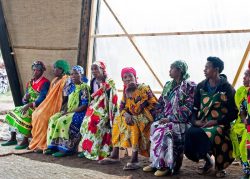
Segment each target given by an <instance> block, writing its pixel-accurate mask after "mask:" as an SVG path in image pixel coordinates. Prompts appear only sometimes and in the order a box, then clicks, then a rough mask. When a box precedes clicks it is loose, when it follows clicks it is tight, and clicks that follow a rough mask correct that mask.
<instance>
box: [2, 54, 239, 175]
mask: <svg viewBox="0 0 250 179" xmlns="http://www.w3.org/2000/svg"><path fill="white" fill-rule="evenodd" d="M223 69H224V63H223V61H222V60H220V59H219V58H218V57H208V58H207V63H206V65H205V69H204V74H205V77H206V79H205V80H204V81H202V82H200V83H199V84H198V85H196V84H195V83H194V82H192V81H189V80H188V78H189V75H188V72H187V71H188V66H187V64H186V63H185V62H184V61H181V60H177V61H175V62H174V63H172V64H171V66H170V71H169V76H170V77H171V78H172V80H171V81H168V82H166V84H165V86H164V88H163V91H162V94H161V96H160V98H159V99H157V98H156V97H155V95H154V93H153V92H152V90H151V89H150V87H149V86H148V85H146V84H144V83H138V80H137V74H136V71H135V69H134V68H132V67H126V68H123V69H122V71H121V79H122V81H123V83H124V90H123V96H122V99H121V100H120V105H119V108H118V96H117V92H116V88H115V83H114V81H113V80H112V79H111V78H109V77H108V74H107V72H106V66H105V64H104V63H103V62H101V61H95V62H94V63H93V64H92V66H91V72H92V79H91V81H90V86H88V84H87V82H88V80H87V79H86V77H84V70H83V68H82V67H81V66H74V67H72V68H71V70H70V66H69V64H68V62H67V61H66V60H57V61H56V62H55V63H54V75H55V78H54V79H53V80H52V81H51V83H50V82H49V80H47V79H46V78H45V77H44V76H43V72H44V71H45V70H46V68H45V65H44V64H43V63H42V62H41V61H35V62H34V63H33V64H32V71H33V78H32V79H31V80H30V81H29V82H28V83H27V85H26V93H25V95H24V97H23V103H24V105H23V106H21V107H16V108H15V109H14V110H13V111H11V112H9V113H8V114H7V116H6V121H7V122H8V124H9V125H10V131H11V138H10V140H9V141H7V142H6V143H3V144H2V146H8V145H16V144H17V140H16V132H19V133H21V134H22V135H23V136H24V138H23V141H22V142H21V143H20V144H19V145H17V146H16V147H15V148H16V149H25V148H27V147H28V149H29V150H33V151H35V152H38V153H44V154H49V155H53V156H54V157H63V156H66V155H72V154H74V153H76V152H79V154H78V156H79V157H85V158H88V159H90V160H98V163H100V164H113V163H118V162H120V158H119V156H120V155H119V151H120V149H124V148H131V149H132V156H131V161H130V162H128V163H127V164H126V165H125V166H124V168H123V169H124V170H135V169H139V168H141V167H142V166H141V164H140V162H139V158H138V155H139V154H140V155H143V156H145V157H150V158H149V159H150V165H148V166H145V167H144V168H143V171H145V172H154V175H155V176H164V175H172V174H177V173H178V172H179V170H180V168H181V165H182V160H183V156H184V154H185V155H186V157H187V158H188V159H190V160H192V161H195V162H198V161H199V160H200V159H204V160H205V165H204V166H203V167H200V168H199V169H198V173H199V174H206V173H208V172H209V171H210V169H211V168H212V167H213V165H214V166H215V170H216V176H217V177H224V176H225V175H226V173H225V170H224V169H225V168H227V167H228V166H229V165H230V164H231V163H232V162H233V160H234V158H235V157H236V156H235V154H234V153H235V150H236V149H237V146H236V147H235V145H232V142H231V141H232V140H231V138H232V135H231V134H230V126H231V122H232V121H234V120H235V119H237V117H238V108H237V106H236V104H235V100H234V95H235V91H234V89H233V87H232V86H231V85H230V84H229V82H228V81H227V78H226V76H225V75H222V74H221V72H222V71H223ZM69 75H70V76H69ZM235 135H236V134H235ZM29 138H31V141H30V142H29V140H28V139H29ZM233 146H234V147H233ZM211 155H213V156H214V159H215V160H214V162H213V160H212V159H211Z"/></svg>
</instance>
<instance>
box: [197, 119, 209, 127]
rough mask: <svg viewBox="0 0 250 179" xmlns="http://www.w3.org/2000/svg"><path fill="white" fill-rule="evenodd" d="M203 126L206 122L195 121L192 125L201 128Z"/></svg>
mask: <svg viewBox="0 0 250 179" xmlns="http://www.w3.org/2000/svg"><path fill="white" fill-rule="evenodd" d="M205 124H206V122H205V121H203V120H196V121H195V123H194V125H195V126H197V127H202V126H204V125H205Z"/></svg>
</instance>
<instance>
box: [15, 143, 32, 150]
mask: <svg viewBox="0 0 250 179" xmlns="http://www.w3.org/2000/svg"><path fill="white" fill-rule="evenodd" d="M28 146H29V144H25V145H17V146H16V147H15V149H16V150H22V149H26V148H27V147H28Z"/></svg>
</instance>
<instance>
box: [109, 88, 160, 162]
mask: <svg viewBox="0 0 250 179" xmlns="http://www.w3.org/2000/svg"><path fill="white" fill-rule="evenodd" d="M156 104H157V99H156V97H155V96H154V94H153V92H152V91H151V89H150V87H149V86H147V85H145V84H139V85H138V88H137V89H136V91H135V92H133V96H132V97H131V98H127V97H126V96H125V94H123V98H122V100H121V104H120V114H119V115H118V116H117V117H116V118H115V122H114V125H113V129H112V144H113V147H123V148H129V147H132V150H133V151H138V152H139V153H140V154H141V155H143V156H146V157H149V148H150V142H149V136H150V126H151V124H152V122H153V120H154V116H155V113H154V112H155V111H154V109H155V106H156ZM126 112H127V113H129V114H130V115H131V116H132V118H133V121H134V125H132V126H129V125H127V123H126V122H125V116H124V114H125V113H126Z"/></svg>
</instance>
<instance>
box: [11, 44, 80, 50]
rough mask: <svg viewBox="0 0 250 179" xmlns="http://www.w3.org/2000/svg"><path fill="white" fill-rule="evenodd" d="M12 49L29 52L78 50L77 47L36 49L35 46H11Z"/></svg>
mask: <svg viewBox="0 0 250 179" xmlns="http://www.w3.org/2000/svg"><path fill="white" fill-rule="evenodd" d="M12 47H13V48H14V49H31V50H78V48H77V47H37V46H23V45H13V46H12Z"/></svg>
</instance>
